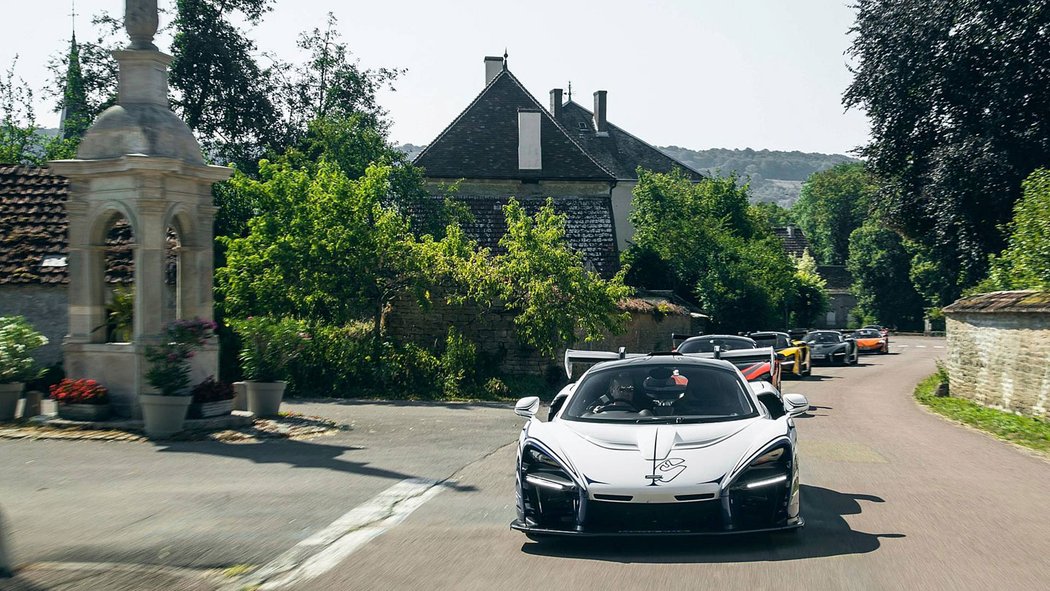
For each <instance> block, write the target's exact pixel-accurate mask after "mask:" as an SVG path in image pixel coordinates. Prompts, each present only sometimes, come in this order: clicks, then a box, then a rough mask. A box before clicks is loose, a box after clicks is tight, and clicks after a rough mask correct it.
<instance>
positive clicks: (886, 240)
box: [846, 222, 924, 330]
mask: <svg viewBox="0 0 1050 591" xmlns="http://www.w3.org/2000/svg"><path fill="white" fill-rule="evenodd" d="M846 267H847V268H848V269H849V271H850V274H851V275H853V281H854V283H853V287H852V290H853V294H854V295H856V296H857V307H858V310H857V312H858V315H859V316H860V317H861V318H862V319H863V320H864V322H878V323H880V324H886V325H889V326H895V327H897V328H899V329H907V330H918V329H920V328H922V320H923V316H924V313H923V303H924V302H923V299H922V296H920V295H919V292H917V291H916V290H915V286H914V285H913V284H912V278H911V267H912V253H911V252H909V251H908V249H907V248H906V246H905V245H904V243H903V242H902V241H901V238H900V236H898V235H897V233H896V232H893V231H892V230H888V229H886V228H883V227H881V226H880V225H878V224H877V223H875V222H868V223H866V224H864V225H863V226H861V227H859V228H857V229H856V230H854V231H853V233H851V234H850V236H849V259H848V260H847V262H846Z"/></svg>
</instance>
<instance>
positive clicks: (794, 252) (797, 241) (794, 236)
mask: <svg viewBox="0 0 1050 591" xmlns="http://www.w3.org/2000/svg"><path fill="white" fill-rule="evenodd" d="M773 234H775V235H776V237H777V238H779V239H780V243H781V244H782V245H783V246H784V251H785V252H787V253H788V254H789V255H791V256H793V257H800V256H802V253H804V252H806V249H809V240H806V235H805V234H803V233H802V228H799V227H797V226H780V227H777V228H773ZM810 254H813V252H812V250H811V251H810Z"/></svg>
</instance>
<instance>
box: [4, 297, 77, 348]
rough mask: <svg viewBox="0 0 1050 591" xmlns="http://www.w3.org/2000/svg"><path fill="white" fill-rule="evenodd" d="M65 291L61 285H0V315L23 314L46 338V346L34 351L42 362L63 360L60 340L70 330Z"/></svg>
mask: <svg viewBox="0 0 1050 591" xmlns="http://www.w3.org/2000/svg"><path fill="white" fill-rule="evenodd" d="M68 291H69V288H68V287H66V285H64V284H50V285H36V284H32V285H23V284H14V285H11V284H8V285H4V286H2V288H0V316H25V318H26V320H28V321H29V323H30V324H32V325H33V328H35V329H36V330H37V331H39V332H40V333H41V334H43V335H44V336H45V337H47V340H48V343H47V345H44V346H43V347H41V348H40V349H38V350H37V351H35V352H34V354H33V358H34V359H36V361H37V363H40V364H41V365H44V366H48V365H52V364H54V363H57V362H59V361H61V360H62V339H63V338H64V337H65V336H66V333H67V332H69V309H68V303H67V295H66V294H67V293H68Z"/></svg>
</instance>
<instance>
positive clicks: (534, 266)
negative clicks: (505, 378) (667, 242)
mask: <svg viewBox="0 0 1050 591" xmlns="http://www.w3.org/2000/svg"><path fill="white" fill-rule="evenodd" d="M503 213H504V215H505V216H506V220H507V233H506V234H504V235H503V237H502V238H500V242H499V245H500V248H501V249H502V250H503V252H502V253H501V254H498V255H496V256H495V257H494V258H493V259H492V261H491V264H490V266H489V270H488V272H485V273H484V276H479V277H477V278H476V280H477V283H476V285H477V286H478V287H477V288H476V289H474V290H473V294H474V297H475V298H476V299H480V300H482V301H484V300H486V299H489V298H495V299H497V300H498V301H499V303H501V304H502V305H504V306H506V307H507V308H509V309H511V310H513V311H515V312H516V313H517V315H516V316H515V317H514V324H515V327H516V332H517V337H518V340H519V341H521V342H522V343H525V344H527V345H531V346H533V347H535V348H537V349H539V350H540V351H541V352H542V353H544V354H547V355H550V354H551V353H553V352H554V351H555V350H556V349H557V348H559V347H565V346H568V345H571V344H572V343H574V342H575V341H576V340H577V338H578V337H579V336H583V337H584V338H585V339H586V340H595V339H598V338H601V337H602V336H604V335H605V334H606V332H615V333H618V332H621V331H622V330H623V327H624V324H625V322H626V320H627V315H626V314H625V313H623V312H619V311H618V310H617V307H616V305H617V303H618V302H619V301H620V300H622V299H624V298H626V297H627V296H629V295H630V293H631V290H630V289H629V288H627V287H626V286H625V285H624V284H623V277H624V273H623V271H621V272H620V273H618V274H617V275H616V276H614V277H613V278H612V279H610V280H608V281H606V280H603V279H602V278H601V277H600V276H599V275H598V274H597V273H595V272H594V271H589V270H587V269H586V268H584V265H583V255H581V254H580V253H579V252H577V251H575V250H573V249H572V248H570V247H569V245H568V243H567V242H566V240H565V216H564V215H559V214H557V213H555V211H554V203H553V201H552V200H550V199H548V200H547V203H546V205H544V206H543V207H541V208H540V210H539V211H538V212H537V213H536V215H535V216H534V217H533V216H529V215H528V214H527V213H526V212H525V210H524V208H522V206H521V205H520V204H519V203H518V202H517V201H516V200H515V199H511V200H510V202H509V203H508V204H507V205H506V206H505V207H504V208H503ZM481 269H484V268H483V267H482V268H481Z"/></svg>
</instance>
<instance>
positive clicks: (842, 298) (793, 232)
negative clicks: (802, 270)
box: [773, 226, 857, 328]
mask: <svg viewBox="0 0 1050 591" xmlns="http://www.w3.org/2000/svg"><path fill="white" fill-rule="evenodd" d="M773 234H774V235H775V236H776V237H777V238H779V239H780V243H781V245H782V246H783V247H784V251H785V252H787V253H788V255H789V256H791V257H792V258H798V257H801V256H802V253H804V252H806V251H807V250H810V246H809V240H807V239H806V235H805V234H804V233H803V232H802V228H798V227H795V226H783V227H778V228H773ZM811 254H812V251H811ZM817 274H818V275H820V276H821V277H822V278H823V279H824V281H825V282H826V283H827V289H828V309H827V312H825V314H824V318H823V319H822V320H821V321H820V322H818V323H817V325H816V326H814V327H812V328H846V327H847V326H849V324H850V323H851V321H852V317H851V312H852V311H853V309H854V308H856V307H857V296H855V295H853V292H852V287H853V275H851V274H850V272H849V270H848V269H846V267H845V266H843V265H818V266H817Z"/></svg>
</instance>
